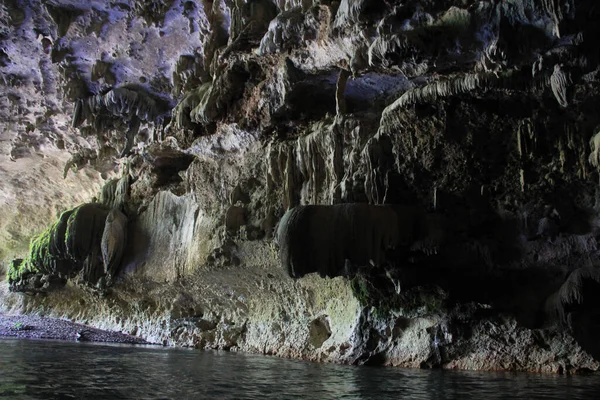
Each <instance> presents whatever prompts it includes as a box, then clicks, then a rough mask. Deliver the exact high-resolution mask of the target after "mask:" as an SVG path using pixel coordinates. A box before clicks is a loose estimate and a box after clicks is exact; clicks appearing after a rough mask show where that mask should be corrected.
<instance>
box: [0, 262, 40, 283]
mask: <svg viewBox="0 0 600 400" xmlns="http://www.w3.org/2000/svg"><path fill="white" fill-rule="evenodd" d="M36 272H38V270H37V268H35V266H33V265H32V264H31V263H30V262H29V260H23V259H21V258H18V259H16V260H12V261H11V262H10V264H9V265H8V270H7V271H6V279H7V280H8V282H9V283H12V282H16V281H18V280H20V279H21V277H22V276H23V275H27V274H32V273H36Z"/></svg>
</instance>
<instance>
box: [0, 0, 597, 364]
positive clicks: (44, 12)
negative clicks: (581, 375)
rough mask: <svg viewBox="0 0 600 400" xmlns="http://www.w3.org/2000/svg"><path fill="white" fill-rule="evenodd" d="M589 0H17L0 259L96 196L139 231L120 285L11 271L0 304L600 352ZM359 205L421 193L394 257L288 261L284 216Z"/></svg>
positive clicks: (584, 359) (533, 357)
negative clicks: (34, 291)
mask: <svg viewBox="0 0 600 400" xmlns="http://www.w3.org/2000/svg"><path fill="white" fill-rule="evenodd" d="M599 12H600V11H598V9H597V7H596V6H595V2H594V1H593V0H588V1H578V2H574V1H571V0H560V1H548V0H541V1H533V0H511V1H503V2H496V1H451V0H448V1H436V2H434V1H420V2H417V1H402V2H401V1H392V0H390V1H375V0H363V1H350V0H348V1H346V0H343V1H340V2H336V1H325V0H321V1H317V0H314V1H310V0H306V1H296V0H294V1H291V0H286V1H283V0H278V1H267V0H262V1H241V0H214V1H195V0H193V1H185V2H184V1H179V0H175V1H162V0H156V1H133V0H131V1H126V2H116V3H110V2H100V1H92V2H88V3H86V4H85V5H82V4H79V2H72V1H66V0H54V1H36V0H31V1H18V0H10V1H8V2H5V3H3V5H2V6H0V42H1V44H0V72H1V74H2V75H1V76H0V77H1V79H0V86H1V87H2V90H3V92H5V93H6V96H2V98H0V168H2V172H3V174H2V177H1V179H0V185H1V187H2V192H1V196H2V197H0V201H2V203H0V204H1V206H2V208H1V210H0V212H1V213H2V217H3V218H2V219H1V220H2V222H1V224H2V226H1V227H0V228H1V229H0V234H1V235H2V239H4V238H6V239H7V240H3V243H7V244H5V245H3V246H2V248H1V249H2V252H1V253H0V261H1V262H2V264H3V265H5V266H8V265H9V262H10V261H11V259H13V258H15V257H27V252H26V248H27V242H28V239H29V238H30V237H31V236H32V235H33V234H34V233H37V232H40V231H41V230H42V229H43V228H44V227H45V226H46V225H48V224H49V223H51V222H52V220H53V218H52V217H57V216H58V215H57V214H58V213H60V212H61V211H63V210H65V209H67V208H72V207H73V206H75V205H77V204H79V203H83V202H89V201H90V200H91V197H92V196H96V197H97V199H100V201H102V202H104V203H105V204H106V205H110V206H111V207H117V206H118V207H121V208H122V211H123V212H124V213H125V214H126V215H127V217H128V233H127V238H128V240H127V243H128V245H127V249H126V251H125V254H124V256H123V262H122V263H121V265H120V268H118V270H117V275H116V277H115V282H114V285H113V286H112V287H110V288H108V289H103V290H96V289H93V288H86V287H85V286H81V285H78V284H77V282H76V281H75V280H71V281H69V282H67V284H66V286H65V287H64V288H63V289H61V290H55V291H50V292H49V293H48V294H47V295H45V296H41V295H36V296H31V297H26V296H21V295H19V294H9V293H8V288H7V286H6V284H2V306H3V308H4V309H6V310H11V311H20V312H25V313H37V312H44V313H45V314H46V315H53V316H59V317H66V318H72V319H74V320H77V321H86V322H88V323H90V324H92V325H94V326H98V327H102V328H110V329H115V330H123V331H126V332H129V333H131V334H135V335H138V336H141V337H144V338H147V339H148V340H150V341H153V342H164V343H167V344H174V345H183V346H193V347H197V348H221V349H231V350H241V351H252V352H259V353H265V354H274V355H279V356H286V357H298V358H306V359H311V360H320V361H331V362H345V363H354V364H385V365H400V366H410V367H444V368H462V369H488V370H491V369H509V370H528V371H544V372H559V373H560V372H584V371H588V370H598V368H599V367H600V365H599V363H598V360H600V348H599V347H598V344H597V343H596V340H595V337H597V334H598V332H600V330H599V329H600V327H599V326H597V322H595V321H597V317H598V311H597V309H598V307H597V306H598V302H599V301H600V299H599V298H598V295H597V293H598V285H599V279H598V276H600V274H598V272H597V271H598V268H600V259H599V258H598V241H597V237H598V227H599V226H600V225H599V223H598V215H599V211H598V201H597V199H598V183H599V178H598V165H599V162H598V158H599V157H598V148H599V147H600V146H599V143H600V139H599V138H600V136H599V135H600V133H599V131H600V119H599V117H598V116H597V113H596V111H595V110H597V108H598V103H599V99H598V93H599V92H598V83H599V80H598V66H599V61H600V58H599V56H600V54H599V52H598V47H597V44H596V43H595V41H596V38H597V37H598V33H599V32H598V30H599V29H600V24H599V23H598V22H599V21H598V20H599V19H600V14H599ZM140 99H141V100H140ZM119 166H122V172H121V174H122V182H123V184H122V185H121V184H120V183H119V184H117V183H116V181H110V179H113V178H116V175H117V170H118V169H119ZM5 171H6V173H4V172H5ZM71 171H73V172H71ZM63 174H64V175H65V176H66V178H65V180H64V181H62V180H61V177H62V176H63ZM102 180H104V181H105V183H106V185H105V186H104V188H105V189H104V190H103V191H102V192H101V193H100V187H101V185H102ZM111 182H112V183H111ZM119 185H121V186H119ZM117 186H119V187H121V189H118V188H117ZM127 187H128V188H129V192H128V193H127V189H126V188H127ZM118 190H120V192H119V193H120V194H119V195H118V196H117V191H118ZM353 202H358V203H369V204H373V205H383V204H385V205H394V206H395V207H399V208H402V207H404V209H408V210H414V212H412V213H410V215H409V216H408V217H406V218H404V219H403V218H401V221H400V223H403V222H406V221H409V220H410V221H412V222H410V225H412V229H411V230H410V233H409V234H405V235H401V237H400V240H399V241H398V242H397V245H396V246H394V248H393V249H390V250H389V251H387V252H386V254H385V257H384V258H382V259H384V260H385V262H381V259H376V260H371V259H370V260H365V259H364V257H362V258H360V262H359V264H363V265H359V266H358V268H356V269H352V270H351V271H350V272H351V273H349V274H348V275H349V276H336V277H333V278H321V277H318V276H315V275H314V274H312V275H311V274H309V275H307V276H305V277H303V278H301V279H298V280H292V279H291V278H289V277H288V276H287V273H286V271H284V270H283V269H282V268H281V267H280V260H279V259H278V257H277V251H278V249H277V246H278V244H277V243H275V242H276V241H275V240H274V236H276V235H275V233H276V232H277V223H278V221H279V220H280V219H281V217H282V216H283V215H284V214H285V212H286V211H287V210H289V209H292V208H293V207H296V206H299V205H321V206H322V207H324V209H327V206H331V205H337V204H340V203H353ZM4 216H6V218H4ZM311 223H313V222H311ZM314 224H315V226H314V227H310V229H306V230H299V231H294V232H293V233H294V234H296V235H298V234H300V235H301V234H302V233H304V232H311V231H313V232H324V231H326V229H325V228H329V227H325V226H324V227H323V230H320V229H319V228H320V226H319V221H318V219H317V221H314ZM400 232H401V233H402V232H403V231H402V230H400ZM279 245H280V246H281V245H282V243H279ZM301 247H303V248H304V250H305V251H306V252H307V253H310V252H311V251H313V250H315V249H316V248H317V245H316V244H314V242H311V241H306V242H305V243H303V244H302V246H301ZM296 251H301V249H300V250H296ZM369 254H371V253H369ZM369 254H368V255H369ZM373 257H374V256H373ZM349 258H352V257H349ZM374 258H378V257H374ZM350 261H356V260H352V259H351V260H350ZM336 265H340V264H339V263H338V264H336ZM313 267H315V268H313V269H310V270H313V271H314V270H318V267H316V266H313ZM338 269H339V268H338ZM307 271H308V269H307ZM328 274H329V275H338V273H337V272H335V271H331V273H328ZM344 274H345V273H344Z"/></svg>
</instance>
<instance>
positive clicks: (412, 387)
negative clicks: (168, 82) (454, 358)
mask: <svg viewBox="0 0 600 400" xmlns="http://www.w3.org/2000/svg"><path fill="white" fill-rule="evenodd" d="M599 385H600V377H599V376H575V377H564V376H554V375H535V374H511V373H475V372H456V371H439V370H406V369H399V368H375V367H352V366H343V365H330V364H313V363H307V362H302V361H295V360H286V359H279V358H274V357H262V356H253V355H244V354H235V353H225V352H199V351H193V350H184V349H163V348H157V347H132V346H114V345H99V344H86V343H65V342H50V341H25V340H10V339H5V340H0V397H3V398H10V399H70V398H74V399H301V398H302V399H306V398H310V399H401V398H405V399H510V398H545V399H584V398H585V399H589V398H595V394H596V389H597V387H598V386H599Z"/></svg>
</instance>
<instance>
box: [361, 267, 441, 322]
mask: <svg viewBox="0 0 600 400" xmlns="http://www.w3.org/2000/svg"><path fill="white" fill-rule="evenodd" d="M350 286H351V288H352V292H353V294H354V296H355V297H356V299H357V300H358V302H359V303H360V305H361V306H363V307H373V309H374V310H373V314H374V315H375V316H380V317H386V316H389V315H390V314H391V313H393V312H400V313H402V314H403V315H413V316H417V315H420V316H422V315H431V314H435V313H439V312H441V311H442V310H443V309H444V307H445V300H446V294H445V292H444V291H443V290H441V289H440V288H438V287H437V286H431V287H430V286H420V287H414V288H411V289H409V290H407V291H403V292H401V293H397V292H396V289H395V287H394V286H393V284H392V283H391V281H390V280H389V279H385V278H381V277H367V276H361V275H357V276H355V277H354V278H352V280H351V282H350Z"/></svg>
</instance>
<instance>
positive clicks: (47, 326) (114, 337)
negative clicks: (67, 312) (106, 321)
mask: <svg viewBox="0 0 600 400" xmlns="http://www.w3.org/2000/svg"><path fill="white" fill-rule="evenodd" d="M0 337H15V338H19V339H54V340H66V341H81V342H103V343H123V344H152V343H150V342H147V341H145V340H144V339H141V338H138V337H135V336H131V335H127V334H125V333H121V332H113V331H105V330H102V329H97V328H93V327H90V326H86V325H83V324H77V323H74V322H71V321H67V320H64V319H58V318H49V317H40V316H35V315H8V314H3V313H0Z"/></svg>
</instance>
